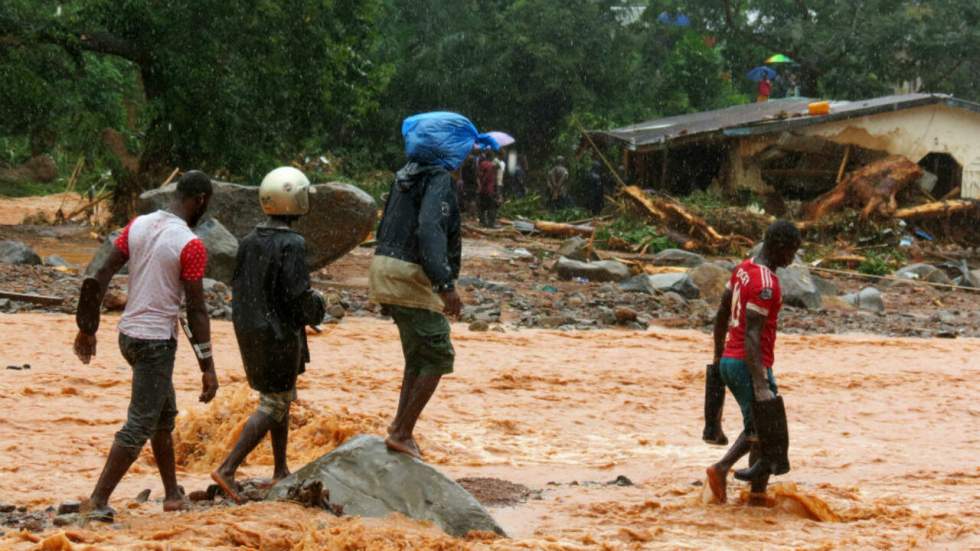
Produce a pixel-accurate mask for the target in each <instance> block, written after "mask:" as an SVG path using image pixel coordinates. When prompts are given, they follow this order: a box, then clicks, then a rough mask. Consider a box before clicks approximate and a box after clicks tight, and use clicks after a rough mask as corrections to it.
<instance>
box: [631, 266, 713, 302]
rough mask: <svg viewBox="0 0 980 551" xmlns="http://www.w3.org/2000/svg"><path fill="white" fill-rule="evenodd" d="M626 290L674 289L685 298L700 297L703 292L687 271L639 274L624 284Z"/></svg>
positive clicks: (653, 290) (663, 291)
mask: <svg viewBox="0 0 980 551" xmlns="http://www.w3.org/2000/svg"><path fill="white" fill-rule="evenodd" d="M621 287H622V289H623V290H624V291H631V292H642V293H666V292H669V291H673V292H675V293H677V294H679V295H681V296H682V297H684V298H689V299H691V298H698V297H699V296H700V294H701V292H700V291H699V290H698V288H697V287H696V286H695V285H694V282H693V281H692V280H691V277H690V276H689V275H688V274H686V273H681V272H675V273H667V274H655V275H647V274H641V275H638V276H636V277H634V278H632V279H630V280H629V281H627V282H626V283H623V284H622V286H621Z"/></svg>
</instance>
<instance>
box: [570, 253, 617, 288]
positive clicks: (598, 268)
mask: <svg viewBox="0 0 980 551" xmlns="http://www.w3.org/2000/svg"><path fill="white" fill-rule="evenodd" d="M555 271H556V272H558V277H560V278H562V279H572V278H574V277H584V278H585V279H588V280H589V281H600V282H601V281H623V280H625V279H628V278H629V277H630V268H629V266H627V265H626V264H623V263H622V262H617V261H615V260H603V261H601V262H579V261H578V260H571V259H569V258H565V257H564V256H563V257H561V258H559V259H558V262H557V263H555Z"/></svg>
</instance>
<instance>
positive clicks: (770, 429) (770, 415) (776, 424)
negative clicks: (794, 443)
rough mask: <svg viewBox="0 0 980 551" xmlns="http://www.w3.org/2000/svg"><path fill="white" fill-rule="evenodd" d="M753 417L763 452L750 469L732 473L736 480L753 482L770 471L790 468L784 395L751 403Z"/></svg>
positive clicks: (775, 473)
mask: <svg viewBox="0 0 980 551" xmlns="http://www.w3.org/2000/svg"><path fill="white" fill-rule="evenodd" d="M752 418H753V419H754V422H755V432H756V435H757V436H758V437H759V449H760V451H761V456H762V457H760V458H759V460H758V461H756V462H755V463H754V464H752V466H751V467H749V468H748V469H739V470H737V471H735V472H734V473H733V474H734V476H735V478H736V479H737V480H742V481H745V482H751V481H753V480H758V479H761V478H762V477H764V476H769V475H781V474H786V473H788V472H789V427H788V426H787V423H786V407H785V406H784V405H783V397H782V396H776V397H775V398H773V399H772V400H766V401H765V402H753V403H752Z"/></svg>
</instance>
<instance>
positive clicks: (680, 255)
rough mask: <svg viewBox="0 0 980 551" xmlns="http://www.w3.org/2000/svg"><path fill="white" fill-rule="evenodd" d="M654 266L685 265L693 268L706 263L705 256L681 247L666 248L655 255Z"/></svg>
mask: <svg viewBox="0 0 980 551" xmlns="http://www.w3.org/2000/svg"><path fill="white" fill-rule="evenodd" d="M652 263H653V265H654V266H684V267H687V268H693V267H695V266H700V265H701V264H704V257H703V256H701V255H699V254H695V253H692V252H688V251H684V250H681V249H666V250H663V251H660V252H659V253H657V254H655V255H653V261H652Z"/></svg>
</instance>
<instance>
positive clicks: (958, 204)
mask: <svg viewBox="0 0 980 551" xmlns="http://www.w3.org/2000/svg"><path fill="white" fill-rule="evenodd" d="M978 205H980V203H978V202H977V201H970V200H968V199H953V200H949V201H936V202H933V203H926V204H924V205H918V206H915V207H908V208H904V209H898V210H896V211H895V218H929V217H938V216H942V215H948V214H954V213H959V212H966V211H969V210H973V209H975V208H977V206H978Z"/></svg>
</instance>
